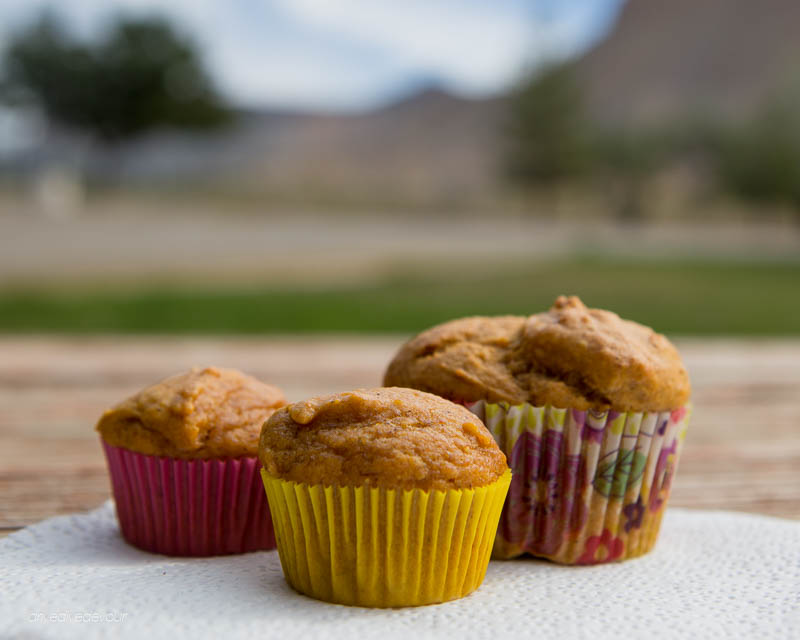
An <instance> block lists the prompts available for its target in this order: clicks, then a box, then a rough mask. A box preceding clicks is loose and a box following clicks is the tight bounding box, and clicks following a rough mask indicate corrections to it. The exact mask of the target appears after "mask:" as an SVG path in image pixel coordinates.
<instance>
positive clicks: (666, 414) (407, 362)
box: [384, 296, 690, 564]
mask: <svg viewBox="0 0 800 640" xmlns="http://www.w3.org/2000/svg"><path fill="white" fill-rule="evenodd" d="M384 384H386V385H397V386H405V387H411V388H415V389H420V390H423V391H428V392H431V393H435V394H437V395H440V396H443V397H445V398H448V399H451V400H454V401H457V402H460V403H462V404H465V405H466V406H467V407H469V408H470V409H471V410H472V411H474V412H475V413H476V415H478V416H479V417H481V418H482V419H483V420H484V421H485V423H486V425H487V427H488V428H489V430H490V431H491V432H492V435H493V436H494V437H495V439H496V440H497V442H498V443H499V444H500V447H501V449H502V450H503V451H504V452H505V453H506V454H507V455H508V458H509V464H510V465H511V468H512V470H513V471H514V479H513V481H512V485H511V489H510V491H509V498H508V501H507V504H506V508H505V509H504V512H503V516H502V518H501V523H500V533H499V535H498V537H497V541H496V544H495V556H497V557H504V558H507V557H514V556H516V555H520V554H522V553H526V552H527V553H531V554H533V555H538V556H543V557H547V558H550V559H552V560H555V561H558V562H563V563H567V564H576V563H587V564H588V563H592V564H593V563H597V562H604V561H610V560H619V559H624V558H628V557H633V556H637V555H641V554H643V553H646V552H647V551H649V550H650V549H651V548H652V546H653V545H654V544H655V540H656V537H657V533H658V529H659V525H660V521H661V516H662V514H663V507H664V504H665V502H666V499H667V497H668V495H669V488H670V484H671V479H672V476H673V474H674V471H675V466H676V464H677V458H678V453H679V449H680V447H681V445H682V442H683V438H684V435H685V430H686V423H687V417H688V416H687V403H688V400H689V395H690V385H689V376H688V374H687V372H686V368H685V367H684V365H683V362H682V361H681V358H680V356H679V354H678V352H677V350H676V349H675V347H674V346H673V345H672V344H671V343H670V342H669V340H667V339H666V338H665V337H664V336H662V335H660V334H657V333H655V332H654V331H653V330H652V329H650V328H648V327H645V326H642V325H640V324H637V323H635V322H631V321H628V320H623V319H621V318H620V317H619V316H618V315H616V314H615V313H612V312H610V311H605V310H602V309H587V308H586V307H585V306H584V304H583V303H582V302H581V301H580V300H579V299H578V298H576V297H565V296H561V297H559V298H558V299H557V300H556V301H555V303H554V305H553V307H552V308H551V309H550V310H549V311H547V312H544V313H538V314H534V315H532V316H530V317H528V318H524V317H516V316H504V317H495V318H491V317H483V318H481V317H478V318H464V319H461V320H454V321H452V322H448V323H445V324H442V325H439V326H437V327H433V328H432V329H429V330H427V331H425V332H423V333H421V334H420V335H418V336H417V337H415V338H413V339H412V340H410V341H409V342H407V343H406V344H405V345H403V346H402V347H401V349H400V350H399V352H398V353H397V355H396V356H395V357H394V359H393V360H392V362H391V363H390V364H389V367H388V369H387V371H386V374H385V377H384Z"/></svg>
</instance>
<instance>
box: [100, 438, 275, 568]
mask: <svg viewBox="0 0 800 640" xmlns="http://www.w3.org/2000/svg"><path fill="white" fill-rule="evenodd" d="M103 449H104V450H105V454H106V459H107V460H108V468H109V472H110V475H111V486H112V490H113V493H114V501H115V503H116V507H117V519H118V520H119V525H120V530H121V532H122V536H123V537H124V538H125V539H126V540H127V541H128V542H130V543H131V544H132V545H134V546H135V547H139V548H140V549H144V550H145V551H152V552H154V553H163V554H166V555H172V556H214V555H223V554H229V553H245V552H248V551H258V550H261V549H274V548H275V535H274V532H273V529H272V519H271V518H270V513H269V506H268V505H267V500H266V499H265V497H264V491H263V489H262V488H261V486H260V485H261V483H260V480H259V477H258V469H259V467H260V465H259V462H258V459H257V458H251V457H245V458H234V459H226V460H180V459H176V458H164V457H159V456H149V455H144V454H141V453H136V452H134V451H129V450H127V449H123V448H120V447H114V446H111V445H109V444H108V443H106V442H105V441H103Z"/></svg>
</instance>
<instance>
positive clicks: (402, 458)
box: [258, 388, 508, 491]
mask: <svg viewBox="0 0 800 640" xmlns="http://www.w3.org/2000/svg"><path fill="white" fill-rule="evenodd" d="M258 455H259V458H260V460H261V463H262V464H263V465H264V468H265V469H266V470H267V472H268V473H269V474H270V475H272V476H274V477H278V478H282V479H284V480H291V481H294V482H304V483H307V484H322V485H325V486H330V485H338V486H362V485H369V486H376V487H384V488H387V489H424V490H431V489H437V490H442V491H444V490H448V489H465V488H473V487H482V486H486V485H488V484H491V483H492V482H494V481H495V480H497V479H498V478H499V477H500V476H501V475H502V474H503V473H504V472H505V471H506V470H507V468H508V466H507V465H506V457H505V455H504V454H503V453H502V452H501V451H500V449H499V448H498V446H497V444H496V443H495V441H494V440H493V439H492V436H491V434H490V433H489V431H488V430H487V429H486V427H485V426H484V425H483V423H482V422H481V421H480V419H478V418H477V417H476V416H475V415H474V414H472V413H470V412H469V411H468V410H467V409H465V408H464V407H461V406H459V405H456V404H453V403H452V402H448V401H447V400H444V399H443V398H440V397H438V396H435V395H432V394H429V393H423V392H421V391H415V390H412V389H397V388H380V389H359V390H357V391H351V392H348V393H338V394H335V395H330V396H323V397H319V398H312V399H311V400H306V401H305V402H298V403H296V404H291V405H288V406H286V407H283V408H282V409H279V410H278V411H276V412H275V413H274V414H273V415H272V417H271V418H270V419H269V420H268V421H267V423H266V424H265V425H264V428H263V429H262V431H261V444H260V446H259V449H258Z"/></svg>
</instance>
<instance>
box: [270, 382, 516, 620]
mask: <svg viewBox="0 0 800 640" xmlns="http://www.w3.org/2000/svg"><path fill="white" fill-rule="evenodd" d="M259 457H260V460H261V462H262V464H263V466H264V468H263V470H262V475H263V478H264V486H265V488H266V492H267V495H268V497H269V504H270V509H271V511H272V513H273V516H274V524H275V532H276V537H277V541H278V552H279V553H280V558H281V564H282V565H283V569H284V574H285V575H286V579H287V581H288V582H289V584H290V585H291V586H292V587H294V588H295V589H297V590H298V591H300V592H301V593H305V594H307V595H310V596H312V597H315V598H319V599H322V600H327V601H331V602H338V603H342V604H350V605H361V606H379V607H394V606H413V605H420V604H429V603H433V602H442V601H445V600H451V599H454V598H458V597H461V596H464V595H466V594H467V593H470V592H471V591H473V590H474V589H476V588H477V587H478V585H480V583H481V581H482V580H483V576H484V574H485V571H486V566H487V564H488V561H489V555H490V552H491V547H492V542H493V540H494V536H495V533H496V531H497V521H498V518H499V517H500V510H501V509H502V505H503V501H504V499H505V495H506V492H507V490H508V484H509V482H510V474H509V471H508V466H507V465H506V459H505V456H504V455H503V453H502V452H501V451H500V450H499V448H498V447H497V444H496V443H495V442H494V440H493V439H492V437H491V435H490V434H489V432H488V431H487V430H486V427H485V426H484V425H483V424H482V423H481V421H480V420H479V419H478V418H477V417H476V416H475V415H474V414H473V413H471V412H470V411H468V410H467V409H465V408H464V407H461V406H458V405H456V404H453V403H451V402H449V401H447V400H444V399H442V398H440V397H438V396H435V395H432V394H428V393H423V392H421V391H414V390H411V389H397V388H382V389H361V390H358V391H352V392H348V393H340V394H336V395H331V396H326V397H321V398H314V399H312V400H307V401H305V402H299V403H296V404H293V405H290V406H288V407H284V408H282V409H280V410H278V411H277V412H275V414H273V415H272V417H271V418H270V419H269V420H268V421H267V423H266V424H265V425H264V428H263V430H262V432H261V443H260V447H259Z"/></svg>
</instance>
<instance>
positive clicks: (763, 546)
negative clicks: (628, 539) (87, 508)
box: [0, 502, 800, 640]
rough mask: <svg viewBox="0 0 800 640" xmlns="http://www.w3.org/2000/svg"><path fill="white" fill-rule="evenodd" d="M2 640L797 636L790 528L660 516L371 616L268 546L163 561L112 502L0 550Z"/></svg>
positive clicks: (712, 515) (799, 586) (766, 522)
mask: <svg viewBox="0 0 800 640" xmlns="http://www.w3.org/2000/svg"><path fill="white" fill-rule="evenodd" d="M0 585H1V589H2V590H1V591H0V636H2V637H4V638H5V637H12V638H16V637H22V638H27V637H32V638H81V639H85V638H95V637H97V638H101V637H119V638H145V639H146V640H155V639H158V638H169V639H170V640H179V639H181V638H192V639H193V640H196V639H197V638H203V637H218V638H226V639H232V638H248V639H249V640H253V639H256V640H266V639H268V638H282V639H284V640H287V639H288V640H299V639H300V638H321V639H322V640H325V639H328V638H330V639H331V640H333V639H337V640H338V639H339V638H356V639H358V640H362V639H364V638H372V637H376V638H381V639H382V640H389V639H391V638H403V640H418V639H421V638H427V637H442V638H458V639H466V638H501V637H502V638H503V639H504V640H506V639H519V640H522V639H526V638H549V639H552V638H558V639H559V640H562V639H570V638H590V639H600V638H613V639H614V640H621V639H623V638H677V637H687V638H733V637H736V638H795V639H796V638H800V523H799V522H793V521H788V520H779V519H775V518H766V517H761V516H752V515H745V514H735V513H725V512H706V511H685V510H680V509H670V510H668V511H667V513H666V515H665V519H664V524H663V528H662V531H661V537H660V540H659V543H658V545H657V547H656V549H655V551H654V552H652V553H651V554H650V555H648V556H645V557H643V558H640V559H637V560H631V561H628V562H625V563H622V564H612V565H604V566H595V567H561V566H558V565H554V564H550V563H547V562H544V561H538V560H532V559H523V560H516V561H506V562H502V561H499V562H492V563H491V564H490V565H489V570H488V572H487V575H486V580H485V581H484V583H483V585H482V586H481V587H480V589H478V591H476V592H475V593H474V594H472V595H471V596H468V597H467V598H463V599H461V600H457V601H455V602H450V603H446V604H442V605H436V606H429V607H417V608H409V609H394V610H378V609H372V610H371V609H360V608H352V607H344V606H338V605H330V604H326V603H322V602H318V601H315V600H312V599H310V598H306V597H304V596H301V595H298V594H296V593H295V592H294V591H292V590H291V589H289V587H287V586H286V583H285V582H284V580H283V575H282V573H281V567H280V562H279V560H278V554H277V552H276V551H265V552H259V553H251V554H245V555H240V556H226V557H218V558H203V559H173V558H168V557H165V556H158V555H152V554H149V553H144V552H141V551H138V550H136V549H134V548H132V547H130V546H128V545H127V544H126V543H125V542H124V541H123V540H122V538H120V535H119V532H118V529H117V523H116V520H115V518H114V511H113V505H112V503H111V502H108V503H106V504H105V505H103V506H102V507H100V508H99V509H96V510H95V511H92V512H91V513H88V514H83V515H74V516H64V517H59V518H52V519H50V520H46V521H44V522H41V523H39V524H36V525H33V526H31V527H28V528H26V529H24V530H22V531H19V532H17V533H14V534H12V535H10V536H8V537H7V538H5V539H4V540H2V541H0Z"/></svg>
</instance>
